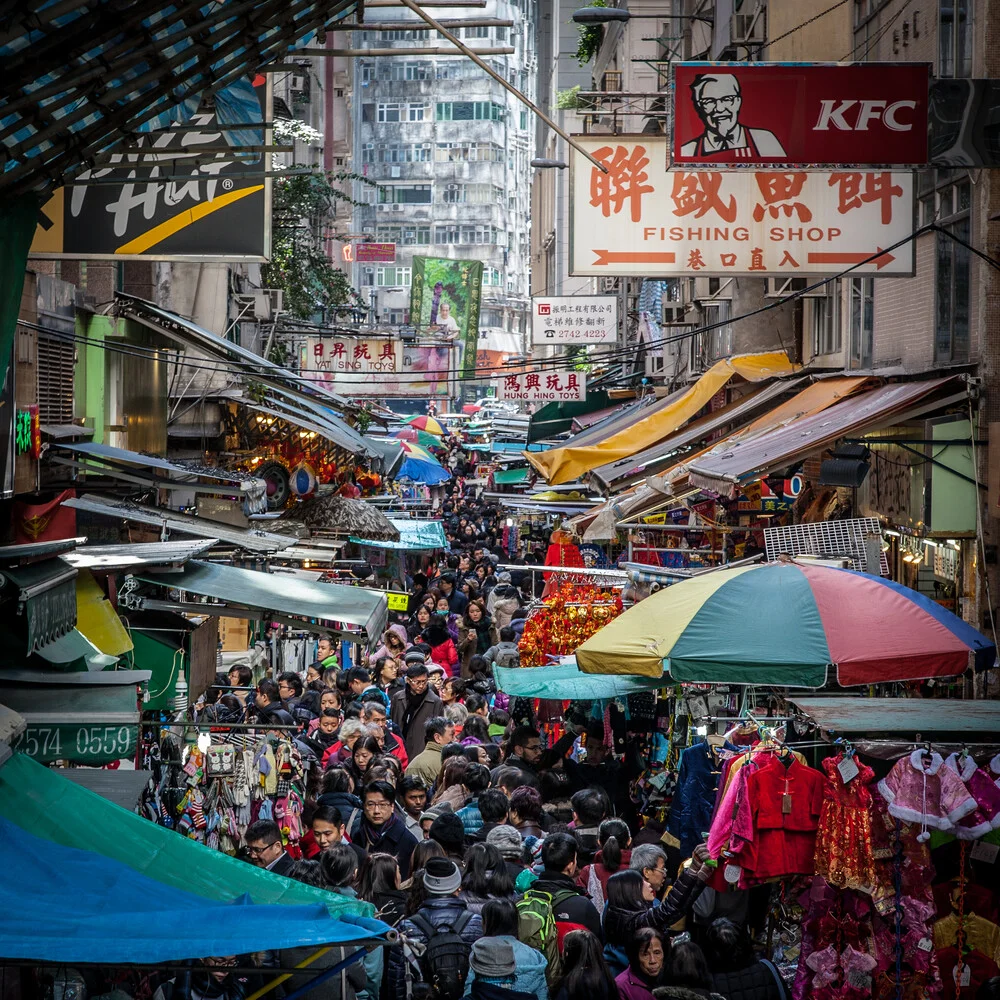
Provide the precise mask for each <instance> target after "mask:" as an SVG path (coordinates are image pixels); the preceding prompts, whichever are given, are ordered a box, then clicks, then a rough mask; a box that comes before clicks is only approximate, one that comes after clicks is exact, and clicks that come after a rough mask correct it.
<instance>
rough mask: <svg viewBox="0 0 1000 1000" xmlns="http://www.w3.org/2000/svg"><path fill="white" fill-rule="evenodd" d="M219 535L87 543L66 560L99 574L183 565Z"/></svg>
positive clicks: (66, 557) (200, 552) (199, 553)
mask: <svg viewBox="0 0 1000 1000" xmlns="http://www.w3.org/2000/svg"><path fill="white" fill-rule="evenodd" d="M217 541H218V539H217V538H202V539H198V540H197V541H193V542H189V541H177V542H139V543H137V544H135V545H84V546H83V547H82V548H79V549H75V550H74V551H73V552H69V553H67V554H66V555H65V556H63V559H64V560H65V561H66V562H68V563H69V564H70V566H75V567H76V568H77V569H78V570H79V569H89V570H92V571H93V572H95V573H116V572H121V571H122V570H125V571H127V572H129V573H134V572H135V571H136V570H137V569H140V568H148V567H150V566H160V567H163V568H165V569H170V568H171V567H180V566H183V565H184V563H186V562H187V561H188V560H189V559H194V557H195V556H200V555H201V554H202V553H203V552H207V551H208V550H209V549H210V548H211V547H212V546H213V545H215V543H216V542H217Z"/></svg>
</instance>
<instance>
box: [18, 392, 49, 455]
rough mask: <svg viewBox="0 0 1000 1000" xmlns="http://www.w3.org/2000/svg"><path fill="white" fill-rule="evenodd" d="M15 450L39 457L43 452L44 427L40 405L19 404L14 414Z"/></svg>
mask: <svg viewBox="0 0 1000 1000" xmlns="http://www.w3.org/2000/svg"><path fill="white" fill-rule="evenodd" d="M14 451H15V452H16V453H17V454H18V455H27V456H28V457H29V458H39V457H40V456H41V454H42V428H41V425H40V422H39V418H38V406H37V405H30V406H19V407H18V408H17V410H16V411H15V414H14Z"/></svg>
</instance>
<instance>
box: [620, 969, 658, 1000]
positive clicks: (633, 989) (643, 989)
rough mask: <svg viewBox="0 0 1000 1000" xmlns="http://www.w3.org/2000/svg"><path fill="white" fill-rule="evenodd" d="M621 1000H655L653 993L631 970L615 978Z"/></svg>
mask: <svg viewBox="0 0 1000 1000" xmlns="http://www.w3.org/2000/svg"><path fill="white" fill-rule="evenodd" d="M615 982H616V983H617V984H618V996H619V997H621V1000H653V991H652V990H651V989H650V988H649V987H648V986H647V985H646V984H645V983H644V982H643V981H642V980H641V979H640V978H639V977H638V976H637V975H636V974H635V973H634V972H633V971H632V970H631V969H626V970H625V971H624V972H623V973H622V974H621V975H620V976H616V977H615Z"/></svg>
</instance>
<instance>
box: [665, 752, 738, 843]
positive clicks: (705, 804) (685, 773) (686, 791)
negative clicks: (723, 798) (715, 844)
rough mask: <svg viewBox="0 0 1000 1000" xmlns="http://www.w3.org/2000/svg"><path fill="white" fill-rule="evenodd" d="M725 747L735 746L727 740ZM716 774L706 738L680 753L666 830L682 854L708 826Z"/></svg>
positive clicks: (713, 759)
mask: <svg viewBox="0 0 1000 1000" xmlns="http://www.w3.org/2000/svg"><path fill="white" fill-rule="evenodd" d="M725 747H726V748H727V749H730V750H733V749H735V747H733V746H731V745H730V744H725ZM719 777H720V766H719V761H718V758H717V757H716V755H715V752H714V751H713V748H712V747H711V745H710V744H709V743H708V741H707V740H702V741H700V742H698V743H695V744H693V745H692V746H689V747H688V748H687V749H686V750H685V751H684V752H683V753H682V754H681V760H680V768H679V770H678V773H677V790H676V791H675V793H674V799H673V803H672V805H671V807H670V819H669V820H668V822H667V830H668V832H669V833H671V834H673V836H674V837H676V838H677V840H678V842H679V844H680V851H681V855H682V856H683V857H685V858H687V857H690V856H691V852H692V851H693V850H694V849H695V847H696V846H697V845H698V844H700V843H701V842H702V841H703V840H704V839H705V834H706V832H708V830H710V829H711V826H712V810H713V809H714V808H715V795H716V792H717V790H718V787H719Z"/></svg>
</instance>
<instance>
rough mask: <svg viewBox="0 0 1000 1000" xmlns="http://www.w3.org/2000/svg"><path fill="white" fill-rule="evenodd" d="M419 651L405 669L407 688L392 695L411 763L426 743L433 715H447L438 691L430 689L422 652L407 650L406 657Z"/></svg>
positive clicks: (391, 709)
mask: <svg viewBox="0 0 1000 1000" xmlns="http://www.w3.org/2000/svg"><path fill="white" fill-rule="evenodd" d="M414 655H416V657H417V659H414V661H413V662H412V663H410V664H409V666H408V667H407V669H406V688H405V689H404V690H403V691H399V692H398V693H397V694H395V695H393V698H392V703H391V705H390V707H389V715H390V717H391V719H392V721H393V724H394V725H395V727H396V730H397V732H399V733H401V734H402V737H403V745H404V747H405V749H406V755H407V757H408V758H409V759H410V763H411V764H412V762H413V760H414V758H415V757H417V756H418V755H419V754H420V752H421V751H422V750H423V749H424V748H425V747H426V744H427V736H426V730H425V727H426V725H427V722H428V721H429V720H430V719H433V718H437V717H438V716H443V715H444V706H443V705H442V703H441V699H440V698H439V697H438V695H437V692H435V691H431V690H430V689H429V688H430V684H429V675H428V671H427V665H426V664H425V663H424V661H423V659H422V657H420V654H419V653H418V654H414V653H413V652H410V653H407V657H406V658H407V661H409V660H410V658H411V657H413V656H414Z"/></svg>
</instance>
